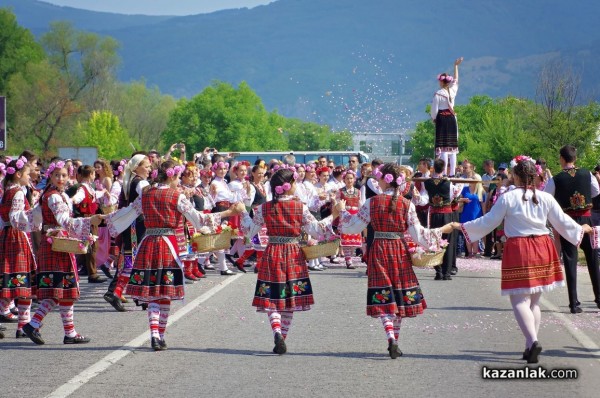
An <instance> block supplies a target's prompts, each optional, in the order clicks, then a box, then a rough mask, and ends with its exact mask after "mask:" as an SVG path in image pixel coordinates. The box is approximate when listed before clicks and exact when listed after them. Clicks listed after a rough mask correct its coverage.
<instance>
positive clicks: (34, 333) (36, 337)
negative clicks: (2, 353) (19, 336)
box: [23, 323, 46, 345]
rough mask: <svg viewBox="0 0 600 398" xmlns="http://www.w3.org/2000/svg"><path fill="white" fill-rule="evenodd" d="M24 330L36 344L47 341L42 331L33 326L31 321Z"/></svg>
mask: <svg viewBox="0 0 600 398" xmlns="http://www.w3.org/2000/svg"><path fill="white" fill-rule="evenodd" d="M23 332H24V333H25V334H26V335H27V337H29V338H30V339H31V341H33V342H34V343H35V344H38V345H42V344H44V343H46V342H45V341H44V339H43V338H42V335H41V334H40V331H39V330H38V329H36V328H34V327H33V326H31V324H30V323H27V324H25V325H24V326H23Z"/></svg>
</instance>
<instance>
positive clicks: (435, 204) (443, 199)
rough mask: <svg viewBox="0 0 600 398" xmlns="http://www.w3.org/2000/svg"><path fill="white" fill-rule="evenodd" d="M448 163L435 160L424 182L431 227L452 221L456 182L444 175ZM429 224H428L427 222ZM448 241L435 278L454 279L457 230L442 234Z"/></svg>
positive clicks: (436, 268) (437, 226)
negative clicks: (430, 173)
mask: <svg viewBox="0 0 600 398" xmlns="http://www.w3.org/2000/svg"><path fill="white" fill-rule="evenodd" d="M445 169H446V163H445V162H444V160H442V159H440V158H438V159H436V160H435V161H434V162H433V174H432V176H431V179H429V180H426V181H425V182H424V186H425V192H424V195H425V196H426V197H427V200H428V203H429V225H428V226H429V227H430V228H439V227H442V226H444V225H446V224H448V223H450V222H452V220H453V217H452V200H453V199H454V195H455V192H456V191H457V190H456V189H455V186H454V184H452V182H450V180H448V179H447V178H445V177H444V171H445ZM426 226H427V224H426ZM442 238H443V239H446V240H447V241H448V249H447V250H446V252H445V253H444V259H443V262H442V265H441V266H436V267H435V280H442V279H443V280H452V277H451V274H450V272H451V271H452V266H453V264H454V257H455V256H456V252H455V251H454V250H453V248H454V246H455V244H456V232H455V231H452V232H450V233H448V234H443V235H442Z"/></svg>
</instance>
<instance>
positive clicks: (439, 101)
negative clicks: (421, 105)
mask: <svg viewBox="0 0 600 398" xmlns="http://www.w3.org/2000/svg"><path fill="white" fill-rule="evenodd" d="M448 90H449V91H450V96H451V97H452V102H450V100H449V98H448ZM448 90H446V89H445V88H440V89H439V90H438V91H436V92H435V94H434V95H433V101H431V118H432V119H433V120H435V118H436V117H437V114H438V111H439V110H444V109H451V110H452V111H453V112H454V100H455V99H456V93H457V92H458V80H455V81H453V82H452V83H450V84H449V85H448Z"/></svg>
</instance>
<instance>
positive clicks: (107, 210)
mask: <svg viewBox="0 0 600 398" xmlns="http://www.w3.org/2000/svg"><path fill="white" fill-rule="evenodd" d="M118 208H119V206H118V205H110V206H100V210H102V214H110V213H113V212H115V211H117V209H118Z"/></svg>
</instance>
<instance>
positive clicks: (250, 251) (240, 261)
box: [235, 249, 256, 265]
mask: <svg viewBox="0 0 600 398" xmlns="http://www.w3.org/2000/svg"><path fill="white" fill-rule="evenodd" d="M254 253H256V250H254V249H246V250H245V251H244V254H242V256H241V257H240V258H238V259H237V260H235V262H236V263H237V264H238V265H244V263H245V262H246V260H248V259H249V258H250V256H251V255H252V254H254Z"/></svg>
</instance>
